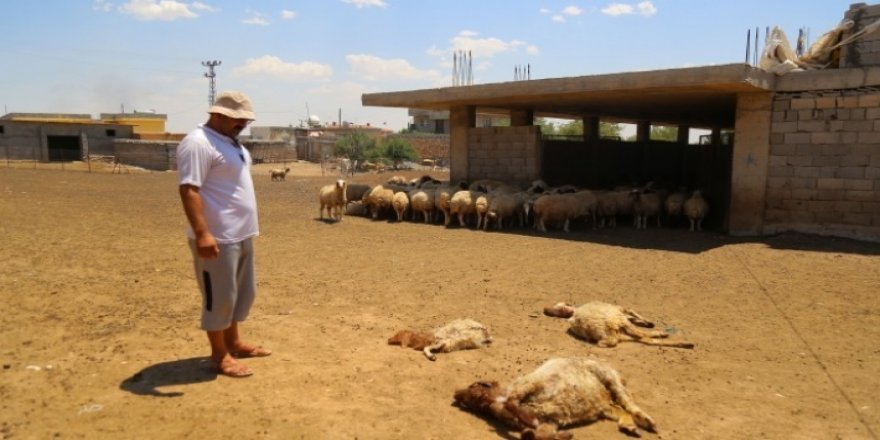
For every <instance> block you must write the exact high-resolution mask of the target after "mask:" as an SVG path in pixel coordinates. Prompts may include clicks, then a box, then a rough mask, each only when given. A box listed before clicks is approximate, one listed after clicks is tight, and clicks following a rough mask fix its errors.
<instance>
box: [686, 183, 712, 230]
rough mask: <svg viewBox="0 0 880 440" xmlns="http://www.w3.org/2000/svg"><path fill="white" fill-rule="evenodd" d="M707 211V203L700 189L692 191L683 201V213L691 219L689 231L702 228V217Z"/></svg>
mask: <svg viewBox="0 0 880 440" xmlns="http://www.w3.org/2000/svg"><path fill="white" fill-rule="evenodd" d="M708 213H709V203H708V202H706V199H704V198H703V193H702V191H700V190H696V191H694V193H693V195H691V197H690V198H689V199H687V201H686V202H684V214H685V215H686V216H687V218H688V220H690V221H691V232H693V231H694V228H696V230H697V231H702V230H703V219H704V218H705V217H706V214H708Z"/></svg>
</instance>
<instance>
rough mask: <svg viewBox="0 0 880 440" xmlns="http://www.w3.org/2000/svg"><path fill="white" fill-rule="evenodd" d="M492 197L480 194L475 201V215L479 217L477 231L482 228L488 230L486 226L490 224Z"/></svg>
mask: <svg viewBox="0 0 880 440" xmlns="http://www.w3.org/2000/svg"><path fill="white" fill-rule="evenodd" d="M490 199H491V197H490V196H489V195H488V194H480V195H478V196H477V198H476V200H474V213H475V214H476V215H477V229H480V228H482V229H483V230H485V229H486V226H487V225H488V223H489V217H488V213H489V200H490Z"/></svg>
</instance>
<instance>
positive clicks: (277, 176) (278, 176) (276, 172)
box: [269, 168, 290, 182]
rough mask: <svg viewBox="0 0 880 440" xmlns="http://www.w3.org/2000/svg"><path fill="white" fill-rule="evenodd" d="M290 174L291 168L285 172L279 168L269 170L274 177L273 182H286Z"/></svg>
mask: <svg viewBox="0 0 880 440" xmlns="http://www.w3.org/2000/svg"><path fill="white" fill-rule="evenodd" d="M289 172H290V168H285V169H283V170H282V169H279V168H274V169H271V170H269V174H270V175H271V176H272V181H273V182H275V181H282V180H284V178H285V177H287V173H289Z"/></svg>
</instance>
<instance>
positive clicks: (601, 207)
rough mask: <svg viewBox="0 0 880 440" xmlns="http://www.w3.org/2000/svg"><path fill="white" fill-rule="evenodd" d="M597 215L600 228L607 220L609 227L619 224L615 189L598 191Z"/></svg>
mask: <svg viewBox="0 0 880 440" xmlns="http://www.w3.org/2000/svg"><path fill="white" fill-rule="evenodd" d="M596 216H597V217H598V219H599V227H600V228H604V227H605V223H606V222H607V223H608V227H609V228H613V227H615V226H617V195H616V194H615V193H614V192H613V191H596Z"/></svg>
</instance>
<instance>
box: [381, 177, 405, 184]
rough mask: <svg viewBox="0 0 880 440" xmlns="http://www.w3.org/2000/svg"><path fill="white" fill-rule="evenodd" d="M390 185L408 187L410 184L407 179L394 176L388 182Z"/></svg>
mask: <svg viewBox="0 0 880 440" xmlns="http://www.w3.org/2000/svg"><path fill="white" fill-rule="evenodd" d="M386 183H387V184H389V185H408V184H409V182H408V181H407V180H406V177H403V176H398V175H394V176H391V177H390V178H389V179H388V181H387V182H386Z"/></svg>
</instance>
